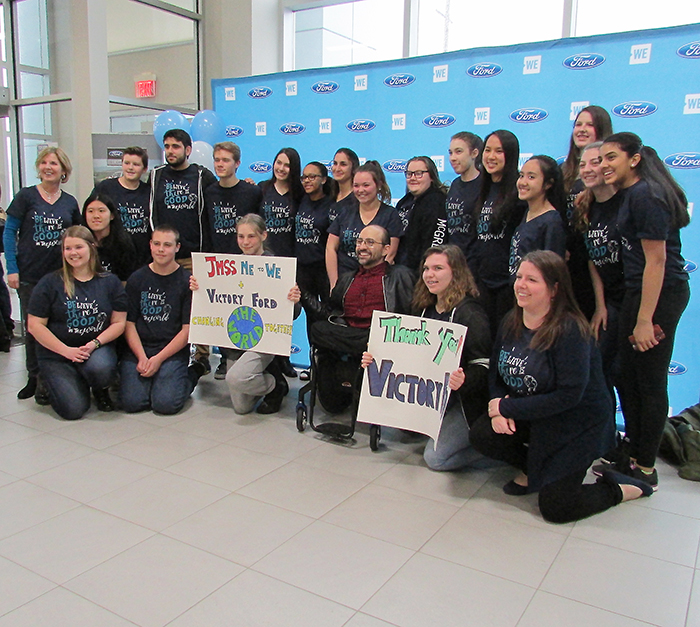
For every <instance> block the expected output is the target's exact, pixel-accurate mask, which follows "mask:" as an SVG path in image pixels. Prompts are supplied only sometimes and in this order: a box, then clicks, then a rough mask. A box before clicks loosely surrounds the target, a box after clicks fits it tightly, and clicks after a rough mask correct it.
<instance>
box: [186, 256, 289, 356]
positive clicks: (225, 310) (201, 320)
mask: <svg viewBox="0 0 700 627" xmlns="http://www.w3.org/2000/svg"><path fill="white" fill-rule="evenodd" d="M192 274H193V276H194V277H195V278H196V279H197V283H198V284H199V289H198V290H196V291H194V292H193V293H192V315H191V317H190V337H189V340H190V342H192V343H196V344H209V345H211V346H223V347H225V348H237V349H240V350H254V351H256V352H258V353H269V354H272V355H289V350H290V348H291V344H292V320H293V317H294V304H293V303H292V302H291V301H289V300H287V294H288V293H289V290H290V289H291V288H292V287H293V286H294V283H295V276H296V259H293V258H287V257H267V256H262V255H261V256H254V255H223V254H221V255H220V254H214V253H193V254H192Z"/></svg>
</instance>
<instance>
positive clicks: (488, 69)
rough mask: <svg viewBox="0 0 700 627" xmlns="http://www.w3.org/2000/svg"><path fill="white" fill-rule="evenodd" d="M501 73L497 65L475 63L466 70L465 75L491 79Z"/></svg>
mask: <svg viewBox="0 0 700 627" xmlns="http://www.w3.org/2000/svg"><path fill="white" fill-rule="evenodd" d="M502 71H503V68H502V67H501V66H500V65H498V63H475V64H474V65H472V66H471V67H469V68H468V69H467V74H469V76H473V77H474V78H491V77H492V76H497V75H498V74H500V73H501V72H502Z"/></svg>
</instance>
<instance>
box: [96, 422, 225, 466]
mask: <svg viewBox="0 0 700 627" xmlns="http://www.w3.org/2000/svg"><path fill="white" fill-rule="evenodd" d="M150 433H153V432H152V431H151V432H150ZM178 433H179V434H180V435H185V434H182V433H181V432H178ZM143 435H148V434H142V436H143ZM142 436H137V438H138V437H142ZM194 437H199V436H194ZM202 439H203V440H207V442H210V443H211V446H208V447H207V448H204V449H202V450H201V451H196V452H195V453H192V454H191V455H188V456H187V457H183V458H182V459H178V460H177V461H176V462H173V463H172V464H168V465H167V466H165V467H161V466H151V465H150V464H149V463H147V462H144V461H141V460H136V459H132V458H131V457H125V456H124V455H121V454H119V452H117V451H113V450H111V449H113V448H115V447H118V446H122V444H125V442H120V443H119V444H113V445H110V446H108V447H107V448H105V449H102V450H99V451H97V452H99V453H109V454H111V455H116V456H117V457H120V458H121V459H126V460H127V461H130V462H136V463H137V464H141V465H143V466H147V467H148V468H155V469H156V470H163V471H166V470H167V469H168V468H170V467H171V466H174V465H175V464H179V463H180V462H184V461H186V460H188V459H191V458H192V457H196V456H197V455H199V454H200V453H204V452H205V451H208V450H211V449H212V448H215V447H216V446H218V445H221V444H222V443H221V442H216V441H215V440H209V439H207V438H202Z"/></svg>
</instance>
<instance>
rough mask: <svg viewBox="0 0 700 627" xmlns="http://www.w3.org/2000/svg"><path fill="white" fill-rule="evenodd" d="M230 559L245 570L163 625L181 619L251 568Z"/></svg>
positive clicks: (165, 625) (166, 625)
mask: <svg viewBox="0 0 700 627" xmlns="http://www.w3.org/2000/svg"><path fill="white" fill-rule="evenodd" d="M195 548H197V547H195ZM200 550H204V549H200ZM216 557H221V556H220V555H217V556H216ZM222 559H225V558H222ZM228 561H229V562H231V563H232V564H235V565H236V566H241V568H243V570H242V571H241V572H240V573H236V574H235V575H234V576H233V577H231V579H229V580H228V581H225V582H224V583H222V584H221V585H220V586H217V587H216V588H215V589H214V590H212V591H211V592H209V593H208V594H206V595H205V596H203V597H202V598H201V599H199V601H197V602H196V603H194V604H193V605H191V606H190V607H188V608H187V609H186V610H184V611H182V612H181V613H180V614H178V615H177V616H175V617H174V618H172V619H171V620H169V621H168V622H167V623H164V624H163V627H168V625H172V624H173V623H174V622H175V621H176V620H179V619H180V618H182V617H183V616H184V615H185V614H187V612H190V611H192V610H193V609H194V608H195V607H197V606H198V605H200V604H201V603H204V601H206V600H207V599H208V598H209V597H211V596H212V595H213V594H215V593H216V592H218V591H219V590H221V588H223V587H224V586H228V585H229V584H230V583H231V582H232V581H235V580H236V579H238V578H239V577H240V576H241V575H243V574H244V573H246V572H247V571H248V570H250V569H249V568H247V567H245V566H243V565H242V564H239V563H238V562H232V561H231V560H228Z"/></svg>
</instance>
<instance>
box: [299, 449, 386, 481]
mask: <svg viewBox="0 0 700 627" xmlns="http://www.w3.org/2000/svg"><path fill="white" fill-rule="evenodd" d="M318 448H320V447H316V448H313V449H311V450H310V451H307V453H310V452H312V451H315V450H317V449H318ZM305 454H306V453H305ZM305 454H304V455H305ZM304 455H301V456H299V457H297V458H295V459H294V460H292V461H295V462H296V463H298V464H301V465H303V466H306V467H307V468H313V469H315V470H328V469H329V468H328V466H319V465H317V464H311V463H307V462H304V461H302V458H303V457H304ZM399 463H400V462H395V463H394V464H392V465H390V466H389V467H388V468H387V469H386V470H384V471H382V472H381V474H379V475H377V476H376V477H374V478H373V479H367V481H369V482H370V483H373V482H374V480H375V479H378V478H379V477H381V476H382V475H383V474H385V473H386V472H388V471H389V470H391V469H392V468H395V467H396V466H398V464H399ZM331 472H335V471H333V470H331ZM336 474H338V473H336ZM341 476H343V477H346V478H347V479H357V478H358V477H357V475H351V474H350V473H349V472H348V473H347V474H344V475H341ZM385 487H386V486H385Z"/></svg>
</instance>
